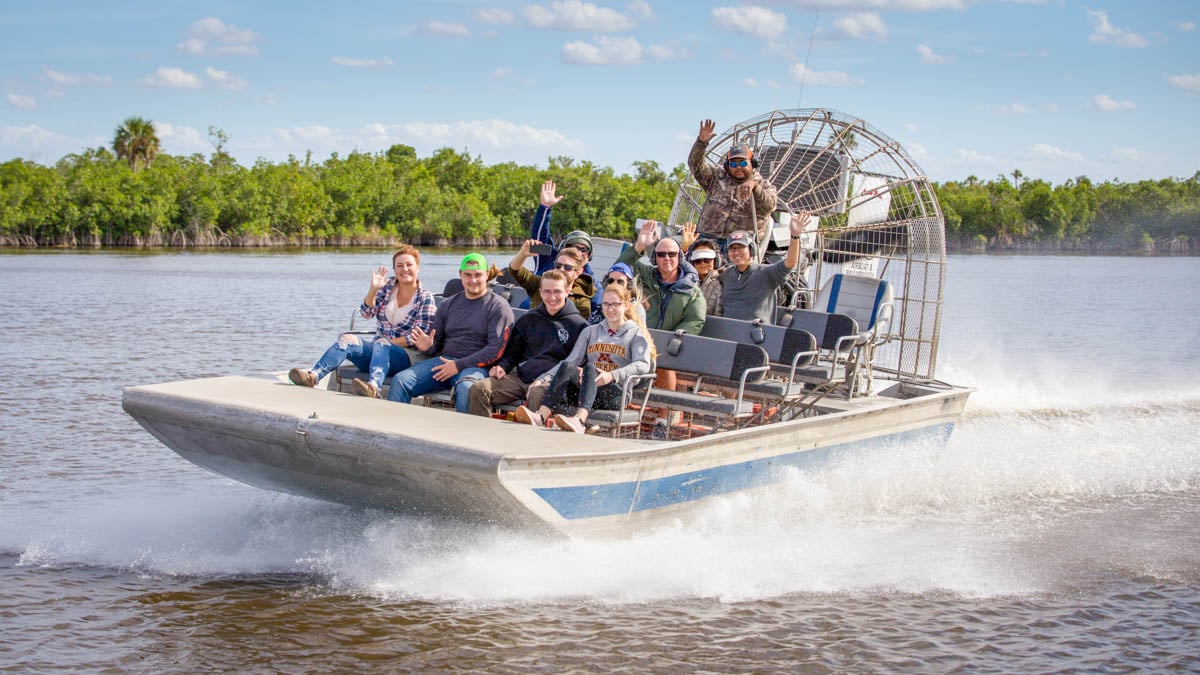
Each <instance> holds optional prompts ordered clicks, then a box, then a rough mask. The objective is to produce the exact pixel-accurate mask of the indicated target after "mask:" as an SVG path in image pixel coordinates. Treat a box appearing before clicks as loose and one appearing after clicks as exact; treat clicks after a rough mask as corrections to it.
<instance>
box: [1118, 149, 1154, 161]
mask: <svg viewBox="0 0 1200 675" xmlns="http://www.w3.org/2000/svg"><path fill="white" fill-rule="evenodd" d="M1112 156H1113V158H1114V159H1123V160H1130V161H1134V162H1141V161H1144V160H1147V159H1150V157H1151V156H1150V153H1147V152H1142V151H1141V150H1138V149H1137V148H1122V147H1115V146H1114V147H1113V149H1112Z"/></svg>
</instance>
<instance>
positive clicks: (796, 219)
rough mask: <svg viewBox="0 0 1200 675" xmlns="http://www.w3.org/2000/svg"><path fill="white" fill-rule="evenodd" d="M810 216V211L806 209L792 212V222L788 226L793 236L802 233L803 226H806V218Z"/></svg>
mask: <svg viewBox="0 0 1200 675" xmlns="http://www.w3.org/2000/svg"><path fill="white" fill-rule="evenodd" d="M809 218H812V213H810V212H808V211H800V212H799V213H794V214H792V224H791V225H790V226H789V227H788V229H789V230H791V232H792V236H793V237H799V236H800V235H802V234H804V230H805V228H807V227H808V219H809Z"/></svg>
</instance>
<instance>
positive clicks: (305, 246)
mask: <svg viewBox="0 0 1200 675" xmlns="http://www.w3.org/2000/svg"><path fill="white" fill-rule="evenodd" d="M410 243H411V244H412V245H414V246H417V247H418V248H421V249H428V250H434V251H436V250H442V249H444V250H447V251H456V250H457V251H462V250H470V249H484V250H495V249H511V250H512V251H514V252H515V251H516V249H517V248H519V247H520V245H521V241H519V240H517V239H515V238H511V237H505V238H500V239H494V238H493V239H477V240H467V241H458V240H446V239H441V240H438V241H434V242H422V241H416V242H413V241H408V240H406V241H401V240H399V239H396V240H391V239H386V238H380V239H369V240H358V239H348V240H336V241H329V240H323V241H313V242H292V241H272V240H265V239H256V240H255V241H253V242H249V241H247V242H237V243H234V242H229V241H226V242H219V243H218V242H206V243H190V242H179V241H174V242H156V243H145V242H127V243H119V244H100V243H88V244H80V243H58V244H38V243H35V242H27V243H16V242H11V241H5V240H3V238H0V254H4V253H34V252H50V251H54V252H57V251H61V252H69V251H70V252H90V251H95V252H108V253H111V252H129V253H133V252H146V253H154V252H188V251H195V252H204V253H213V252H237V251H245V252H247V253H255V252H258V253H261V252H264V251H273V252H284V251H291V252H297V253H299V252H313V253H317V252H331V251H344V250H347V249H356V250H363V251H368V250H380V249H384V250H386V249H394V248H397V247H398V246H400V245H401V244H410ZM946 253H953V254H968V255H972V254H974V255H997V256H1003V255H1062V256H1097V257H1101V256H1122V257H1125V256H1137V257H1155V258H1167V257H1191V256H1200V246H1196V245H1195V242H1192V241H1191V240H1189V239H1187V238H1178V239H1172V240H1168V241H1156V240H1152V241H1149V242H1144V243H1142V244H1141V245H1131V244H1130V243H1129V242H1091V241H1067V240H1063V241H1019V240H1012V241H996V242H979V241H977V240H972V239H967V238H962V239H959V238H954V237H950V238H948V239H947V241H946Z"/></svg>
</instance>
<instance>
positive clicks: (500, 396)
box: [469, 370, 529, 417]
mask: <svg viewBox="0 0 1200 675" xmlns="http://www.w3.org/2000/svg"><path fill="white" fill-rule="evenodd" d="M527 391H529V385H528V384H525V383H524V382H522V381H521V376H520V375H517V371H516V370H513V372H511V373H508V374H506V375H505V376H504V377H503V378H501V379H499V380H497V379H496V378H494V377H485V378H483V379H482V380H479V381H477V382H476V383H475V384H473V385H471V397H470V404H469V405H470V408H469V411H470V413H471V414H472V415H479V416H481V417H491V416H492V413H493V412H495V410H496V406H498V405H504V404H505V403H512V402H513V401H520V400H521V399H523V398H525V393H526V392H527Z"/></svg>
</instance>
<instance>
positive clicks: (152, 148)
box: [113, 117, 159, 171]
mask: <svg viewBox="0 0 1200 675" xmlns="http://www.w3.org/2000/svg"><path fill="white" fill-rule="evenodd" d="M113 150H114V151H115V152H116V153H117V157H119V158H120V159H123V160H125V161H127V162H129V168H130V169H132V170H134V171H137V170H138V168H139V167H141V168H147V167H149V166H150V163H151V162H153V161H154V158H155V157H157V156H158V150H159V143H158V134H156V133H155V132H154V123H152V122H151V121H150V120H148V119H146V118H144V117H130V118H129V119H127V120H125V121H124V122H122V123H121V126H119V127H117V131H116V134H115V135H114V136H113Z"/></svg>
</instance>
